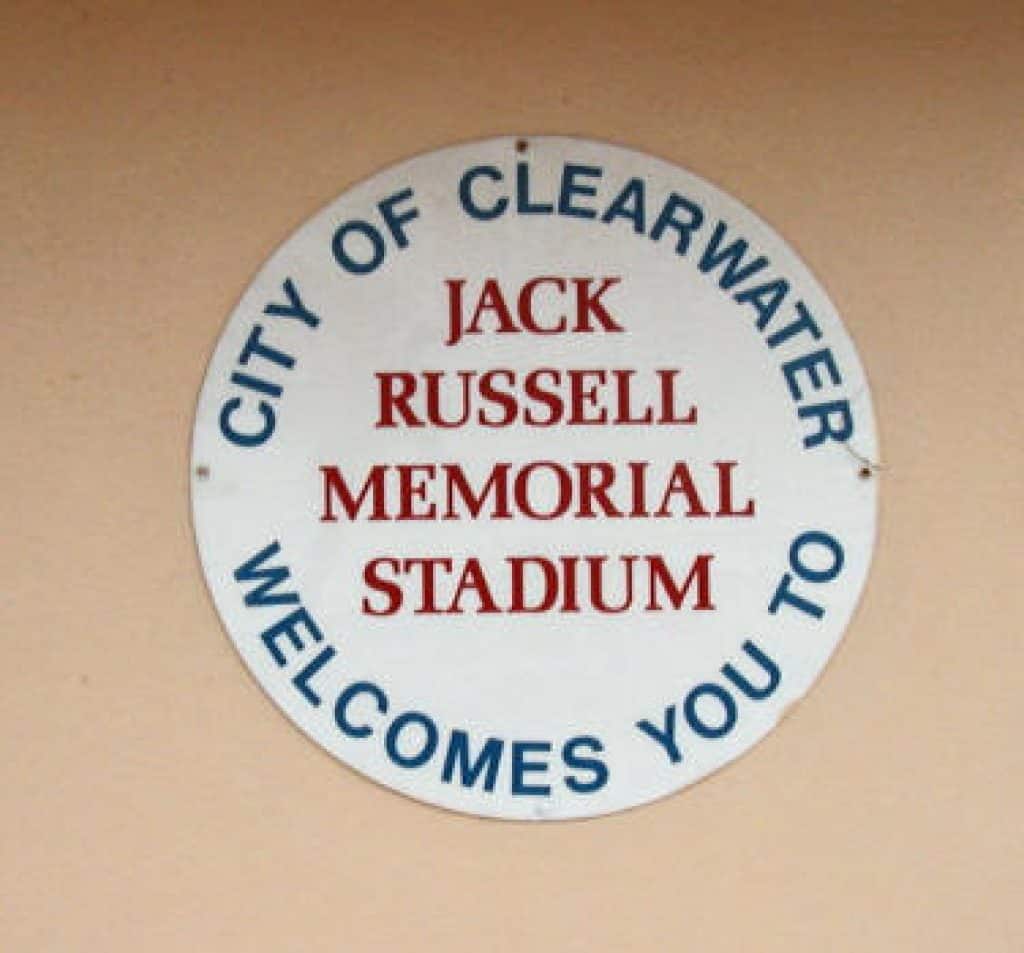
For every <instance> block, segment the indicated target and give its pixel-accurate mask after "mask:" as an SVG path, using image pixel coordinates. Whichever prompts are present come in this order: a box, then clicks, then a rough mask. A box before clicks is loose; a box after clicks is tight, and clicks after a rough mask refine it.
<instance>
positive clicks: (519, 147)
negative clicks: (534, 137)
mask: <svg viewBox="0 0 1024 953" xmlns="http://www.w3.org/2000/svg"><path fill="white" fill-rule="evenodd" d="M529 148H530V143H529V142H528V141H527V140H526V139H516V152H520V153H522V152H526V150H527V149H529Z"/></svg>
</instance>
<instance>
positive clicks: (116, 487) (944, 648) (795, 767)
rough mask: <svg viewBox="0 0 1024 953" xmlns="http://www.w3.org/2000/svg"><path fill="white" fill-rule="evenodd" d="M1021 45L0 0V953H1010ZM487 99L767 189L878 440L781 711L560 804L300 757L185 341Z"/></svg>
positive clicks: (999, 28) (725, 14)
mask: <svg viewBox="0 0 1024 953" xmlns="http://www.w3.org/2000/svg"><path fill="white" fill-rule="evenodd" d="M872 7H875V8H876V9H871V8H872ZM1022 40H1024V7H1022V6H1021V4H1020V3H1019V2H1008V3H999V2H985V0H981V2H978V0H975V2H969V0H964V2H958V3H948V2H939V3H927V2H915V0H908V2H903V3H892V4H868V3H863V2H843V3H828V2H826V0H817V2H807V3H803V4H797V3H777V2H771V3H757V2H753V0H748V2H744V3H737V2H733V0H729V2H719V3H707V2H704V3H695V4H686V3H669V2H664V3H653V2H652V3H643V2H637V3H632V4H628V5H627V4H624V3H623V4H615V3H608V2H592V3H569V4H559V3H556V2H553V0H547V2H543V3H539V2H526V3H520V4H517V5H514V6H513V5H511V4H509V5H503V6H502V7H501V8H500V12H499V8H498V7H497V6H494V5H491V4H488V3H485V2H482V0H481V2H477V3H462V4H457V3H437V2H423V3H419V4H411V3H410V4H404V5H403V4H394V3H387V2H378V3H359V4H356V3H351V2H333V3H317V4H303V3H299V2H291V3H274V2H263V3H260V2H253V3H248V4H242V3H224V4H217V3H188V2H175V3H149V4H146V3H122V4H113V3H112V4H95V3H86V2H82V3H75V4H72V3H67V4H64V3H61V4H58V3H49V4H46V3H39V2H31V3H12V2H10V0H8V2H6V3H5V4H4V7H3V29H2V44H3V73H4V79H3V86H4V146H3V150H2V153H0V163H2V181H3V185H4V189H5V191H6V195H5V196H4V199H3V205H4V208H3V224H4V246H5V247H4V254H3V272H4V273H3V287H2V304H3V307H4V317H3V320H2V325H0V327H2V338H0V341H2V345H3V355H4V364H5V367H4V370H3V374H2V387H3V480H4V482H3V488H4V494H3V501H2V507H3V538H4V547H3V551H2V556H0V560H2V564H3V565H2V567H0V569H2V579H3V597H2V602H0V605H2V609H3V614H2V630H0V632H2V634H0V639H2V647H3V662H4V670H3V675H2V676H0V679H2V681H0V685H2V691H0V712H2V717H3V723H4V726H5V727H4V730H3V736H2V746H3V747H2V755H3V783H2V785H0V851H2V863H0V949H3V950H5V951H8V950H10V951H22V950H26V951H49V950H102V951H121V950H147V951H157V950H161V951H162V950H185V949H189V950H204V951H205V950H217V951H236V950H237V951H242V950H245V951H253V950H260V951H263V950H266V951H281V950H289V951H290V950H295V951H303V953H306V951H318V950H374V951H378V950H390V949H401V950H417V951H430V950H441V949H456V950H470V949H472V950H494V951H516V953H522V951H532V950H541V951H548V950H550V951H559V953H563V951H572V950H641V951H654V950H667V949H685V950H695V951H696V950H699V951H702V953H711V951H730V953H735V951H738V950H758V951H773V950H786V951H808V953H821V951H824V950H828V951H864V950H870V951H881V950H886V951H889V950H892V951H907V950H927V951H929V953H933V951H946V950H949V951H954V950H956V951H961V950H984V951H986V953H997V951H1007V953H1009V951H1019V950H1022V949H1024V905H1022V902H1021V897H1022V894H1024V833H1022V832H1024V822H1022V820H1021V810H1022V802H1024V757H1022V750H1024V746H1022V744H1021V739H1020V729H1021V726H1022V723H1024V720H1022V715H1024V707H1022V704H1021V697H1020V693H1021V682H1022V678H1021V674H1022V672H1024V657H1022V651H1021V623H1022V615H1024V613H1022V598H1021V586H1020V582H1019V575H1020V570H1021V568H1022V563H1024V560H1022V553H1024V544H1022V543H1021V538H1022V536H1024V525H1022V520H1021V515H1020V514H1021V489H1022V478H1021V471H1022V469H1024V454H1022V451H1021V442H1022V431H1024V421H1022V418H1024V412H1022V400H1021V396H1020V386H1021V377H1022V372H1024V335H1022V321H1021V318H1022V315H1021V301H1022V297H1024V296H1022V291H1024V287H1022V284H1024V283H1022V280H1021V271H1022V267H1021V263H1020V255H1021V249H1022V248H1024V215H1022V183H1024V160H1022V141H1024V120H1022V117H1024V110H1022V89H1024V41H1022ZM506 132H527V133H543V132H550V133H570V134H583V135H588V136H592V137H595V138H602V139H611V140H614V141H618V142H622V143H625V144H627V145H630V146H633V147H635V148H638V149H641V150H645V151H649V152H652V153H654V154H656V155H660V156H664V157H666V158H668V159H670V160H672V161H675V162H676V163H678V164H680V165H683V166H686V167H688V168H690V169H692V170H693V171H695V172H697V173H699V174H701V175H703V176H705V177H707V178H710V179H711V180H712V181H714V182H716V183H717V184H719V185H721V186H722V187H724V188H725V189H726V190H727V191H729V192H731V193H732V194H734V195H736V196H737V197H739V198H740V199H742V200H743V201H745V202H746V203H747V204H749V205H751V206H752V207H753V208H755V209H756V210H757V211H759V212H760V213H761V214H762V215H764V216H765V217H766V218H767V219H768V221H770V222H771V223H772V224H773V225H774V226H775V227H776V228H778V229H779V231H780V232H781V233H782V234H783V235H784V236H785V237H787V238H788V239H789V240H790V241H791V242H792V243H793V244H794V245H795V246H796V247H797V248H798V249H799V250H800V252H801V253H802V254H803V255H804V257H805V258H806V260H807V261H808V263H809V264H810V265H811V267H812V268H813V269H814V270H815V272H816V273H817V274H818V275H819V276H820V278H821V279H822V281H823V283H824V284H825V286H826V287H827V289H828V290H829V292H830V294H831V295H832V297H833V298H834V300H835V301H836V302H837V303H838V305H839V307H840V309H841V311H842V313H843V314H844V316H845V319H846V323H847V326H848V328H849V330H850V332H851V334H852V335H853V337H854V339H855V341H856V342H857V345H858V347H859V349H860V352H861V356H862V358H863V361H864V364H865V366H866V368H867V370H868V373H869V375H870V376H871V379H872V382H873V387H874V394H875V401H876V405H877V410H878V415H879V424H880V428H881V432H882V439H883V446H884V456H885V463H886V465H887V469H886V471H885V473H884V474H883V477H882V479H883V491H882V525H881V536H880V542H879V547H878V551H877V554H876V561H875V566H874V570H873V574H872V578H871V580H870V582H869V585H868V588H867V591H866V594H865V598H864V601H863V603H862V606H861V609H860V610H859V612H858V614H857V617H856V618H855V621H854V624H853V626H852V627H851V629H850V631H849V632H848V634H847V638H846V640H845V642H844V643H843V646H842V647H841V649H840V650H839V652H838V654H837V655H836V657H835V659H834V661H833V663H832V664H831V666H830V667H829V668H828V670H827V671H826V673H825V675H824V677H823V678H822V679H821V681H820V682H819V683H818V684H817V686H816V687H815V688H814V690H813V691H812V692H811V694H810V695H809V696H808V698H807V699H806V700H805V701H804V703H803V704H802V705H801V706H799V708H798V709H797V710H796V712H795V713H794V714H793V715H792V717H790V718H789V719H787V720H786V721H785V722H784V723H783V725H782V726H781V727H780V728H779V730H777V731H776V732H775V733H773V734H772V735H771V736H770V738H769V739H768V740H767V741H765V742H764V743H762V744H761V745H760V746H758V747H757V748H756V749H755V750H754V751H753V752H752V753H751V754H749V755H747V756H746V757H745V758H743V759H742V760H741V761H739V762H738V763H736V764H735V765H733V766H731V767H729V768H727V769H726V770H724V771H722V772H720V773H718V774H717V775H715V776H714V777H712V778H711V779H709V780H708V781H706V782H704V783H703V784H701V785H698V786H697V787H696V788H694V789H693V790H690V791H687V792H684V793H682V794H679V795H676V796H674V797H671V798H668V799H666V800H664V801H661V802H659V803H657V804H655V805H653V806H650V807H646V808H642V809H639V810H635V811H631V812H627V813H625V814H622V815H618V816H613V817H610V818H606V819H601V820H598V821H591V822H585V823H569V824H553V825H541V826H523V825H516V824H502V823H495V822H486V821H480V820H474V819H471V818H467V817H461V816H455V815H451V814H447V813H444V812H441V811H438V810H434V809H431V808H428V807H425V806H422V805H420V804H418V803H415V802H412V801H409V800H406V799H404V798H402V797H400V796H398V795H396V794H392V793H390V792H388V791H385V790H383V789H380V788H378V787H376V786H375V785H373V784H371V783H370V782H368V781H366V780H363V779H362V778H360V777H358V776H356V775H355V774H354V773H353V772H351V771H349V770H348V769H346V768H344V767H342V766H341V765H339V764H337V763H336V762H334V761H333V760H332V759H331V758H329V757H328V756H327V755H326V754H324V753H323V752H322V751H320V750H318V749H317V748H316V747H315V746H313V745H312V744H311V743H310V742H308V741H307V740H305V739H304V738H303V737H302V736H301V735H300V734H299V733H298V732H297V731H296V730H295V729H294V728H293V727H292V726H291V725H290V724H289V723H288V721H287V720H286V719H285V718H284V717H283V716H282V715H281V714H280V713H279V712H278V711H277V710H276V709H275V708H274V707H273V706H272V705H271V704H270V703H269V702H268V701H267V699H266V698H265V697H264V696H263V694H262V692H261V691H260V690H259V688H258V687H257V686H256V684H255V683H254V682H253V680H252V679H251V678H250V677H249V676H248V675H247V674H246V673H245V672H244V670H243V668H242V665H241V663H240V662H239V660H238V658H237V656H236V654H235V652H234V650H233V649H232V647H231V644H230V642H229V641H228V639H227V637H226V636H225V635H224V634H223V632H222V631H221V628H220V624H219V622H218V620H217V618H216V615H215V613H214V611H213V609H212V607H211V604H210V601H209V599H208V597H207V594H206V591H205V588H204V584H203V582H202V579H201V576H200V572H199V569H198V565H197V560H196V557H195V553H194V548H193V544H192V536H191V529H190V526H189V518H188V504H187V487H188V470H187V467H188V464H187V447H188V434H189V428H190V424H191V415H192V410H193V405H194V400H195V396H196V393H197V390H198V388H199V384H200V381H201V379H202V375H203V370H204V365H205V362H206V360H207V357H208V355H209V353H210V350H211V347H212V345H213V343H214V341H215V340H216V338H217V335H218V333H219V331H220V328H221V326H222V323H223V321H224V320H225V318H226V316H227V314H228V312H229V310H230V308H231V307H232V306H233V304H234V302H235V301H236V299H237V297H238V295H239V294H240V292H241V290H242V289H243V288H244V287H245V285H246V284H247V283H248V281H249V279H250V278H251V276H252V275H253V273H254V271H255V269H256V268H257V267H258V265H259V264H260V263H261V261H262V260H263V259H264V257H265V256H266V255H267V254H268V253H269V251H270V250H271V249H272V248H273V247H274V246H275V245H276V244H277V243H278V242H279V241H280V240H281V239H283V238H284V236H285V235H286V234H287V233H288V232H289V231H290V230H291V229H292V228H293V227H295V226H296V225H297V224H298V223H299V222H301V221H302V220H303V219H304V218H305V217H306V216H307V215H308V214H310V213H311V212H312V211H313V210H315V209H316V208H318V207H319V206H320V205H322V204H323V203H324V202H326V201H327V200H329V199H331V198H332V197H334V196H335V195H336V194H338V193H339V192H340V191H342V190H343V189H344V188H345V187H346V186H348V185H349V184H351V183H352V182H354V181H356V180H358V179H360V178H362V177H365V176H367V175H369V174H370V173H372V172H373V171H375V170H376V169H378V168H379V167H381V166H382V165H384V164H386V163H389V162H392V161H394V160H396V159H399V158H403V157H407V156H409V155H412V154H414V153H417V152H421V151H424V150H427V149H431V148H434V147H437V146H441V145H443V144H446V143H450V142H452V141H456V140H462V139H467V138H475V137H481V136H486V135H491V134H497V133H506Z"/></svg>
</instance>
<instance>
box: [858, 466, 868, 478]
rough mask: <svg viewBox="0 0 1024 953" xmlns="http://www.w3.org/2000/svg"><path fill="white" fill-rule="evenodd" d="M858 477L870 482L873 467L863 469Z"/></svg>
mask: <svg viewBox="0 0 1024 953" xmlns="http://www.w3.org/2000/svg"><path fill="white" fill-rule="evenodd" d="M858 476H859V477H860V478H861V479H862V480H870V479H871V467H861V468H860V471H859V472H858Z"/></svg>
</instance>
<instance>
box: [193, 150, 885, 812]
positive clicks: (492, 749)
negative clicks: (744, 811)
mask: <svg viewBox="0 0 1024 953" xmlns="http://www.w3.org/2000/svg"><path fill="white" fill-rule="evenodd" d="M876 450H877V448H876V439H875V428H874V421H873V417H872V409H871V400H870V395H869V390H868V384H867V380H866V378H865V376H864V371H863V370H862V368H861V366H860V362H859V360H858V358H857V354H856V352H855V350H854V348H853V345H852V344H851V342H850V339H849V338H848V337H847V334H846V332H845V330H844V328H843V325H842V323H841V322H840V319H839V315H838V314H837V312H836V309H835V307H834V306H833V305H832V303H831V302H830V301H829V299H828V297H827V296H826V295H825V292H824V291H823V290H822V289H821V288H820V286H819V285H818V284H817V282H816V281H815V280H814V278H813V277H812V276H811V274H810V272H809V271H808V269H807V268H806V266H805V265H804V264H803V263H802V262H801V261H800V259H799V258H798V257H797V256H796V254H795V253H794V252H793V251H792V250H791V249H790V248H789V247H788V246H787V245H786V244H785V243H784V242H783V241H782V239H780V238H779V237H778V236H777V235H776V234H775V233H774V232H773V231H772V230H771V229H770V228H768V226H767V225H765V224H764V223H763V222H762V221H761V220H760V219H759V218H757V217H756V216H755V215H754V214H753V213H751V212H750V211H749V210H748V209H746V208H745V207H744V206H742V205H741V204H739V203H738V202H737V201H735V200H734V199H732V198H730V197H729V196H727V195H725V194H723V193H722V192H720V191H719V190H718V189H716V188H714V187H713V186H711V185H709V184H708V183H707V182H705V181H703V180H702V179H700V178H697V177H696V176H694V175H691V174H690V173H688V172H685V171H683V170H682V169H679V168H677V167H675V166H673V165H670V164H668V163H666V162H663V161H660V160H657V159H654V158H651V157H649V156H646V155H642V154H640V153H637V152H633V151H631V150H628V149H623V148H619V147H617V146H610V145H606V144H603V143H596V142H590V141H585V140H581V139H568V138H536V139H531V140H529V141H523V140H515V139H494V140H490V141H486V142H476V143H470V144H466V145H460V146H456V147H453V148H449V149H443V150H441V151H438V152H434V153H430V154H429V155H424V156H420V157H418V158H416V159H412V160H410V161H408V162H404V163H401V164H399V165H397V166H394V167H392V168H390V169H387V170H386V171H384V172H381V173H380V174H378V175H375V176H374V177H373V178H371V179H369V180H368V181H366V182H364V183H362V184H361V185H358V186H356V187H355V188H353V189H351V190H349V191H348V192H346V193H345V194H344V195H343V196H341V198H339V199H338V200H337V201H335V202H334V203H332V204H331V205H330V206H328V207H327V208H326V209H324V210H323V211H322V212H320V213H319V214H317V215H316V216H314V217H313V218H312V219H311V220H310V221H309V222H307V223H306V224H305V225H303V226H302V228H300V229H299V231H298V232H296V233H295V234H294V235H293V236H292V237H291V238H290V239H288V241H287V242H285V244H284V245H283V246H282V247H281V248H280V249H279V250H278V251H277V252H276V253H275V254H274V255H273V256H272V257H271V259H270V261H269V262H268V263H267V264H266V266H265V267H264V268H263V269H262V270H261V271H260V273H259V274H258V275H257V277H256V279H255V281H254V282H253V283H252V285H251V286H250V287H249V289H248V291H246V293H245V295H244V296H243V298H242V300H241V302H240V304H239V305H238V307H237V309H236V310H235V312H234V314H233V315H232V316H231V319H230V321H229V322H228V325H227V327H226V329H225V330H224V333H223V335H222V337H221V339H220V342H219V344H218V345H217V349H216V352H215V353H214V356H213V359H212V361H211V363H210V366H209V370H208V373H207V377H206V382H205V384H204V386H203V390H202V395H201V397H200V400H199V406H198V411H197V416H196V425H195V435H194V446H193V479H192V487H193V508H194V518H195V529H196V537H197V540H198V546H199V552H200V555H201V558H202V562H203V567H204V570H205V573H206V578H207V581H208V583H209V586H210V590H211V592H212V594H213V598H214V601H215V602H216V605H217V609H218V610H219V612H220V615H221V617H222V619H223V620H224V624H225V626H226V628H227V631H228V633H229V635H230V636H231V638H232V640H233V641H234V643H235V645H236V646H237V648H238V651H239V652H240V653H241V655H242V658H243V659H244V660H245V662H246V664H247V665H248V666H249V668H250V670H251V671H252V673H253V675H254V676H255V677H256V679H257V680H258V681H259V682H260V684H261V685H262V686H263V688H264V689H265V690H266V691H267V693H268V694H269V695H270V696H271V698H273V699H274V701H275V702H276V703H277V704H278V705H279V706H280V707H281V708H282V709H283V710H284V711H285V712H286V714H287V715H288V717H289V718H291V719H292V720H293V721H294V722H295V723H296V724H297V725H298V726H299V727H300V728H302V730H303V731H305V732H306V734H308V735H309V736H310V737H311V738H312V739H314V740H315V741H316V742H317V743H318V744H320V745H322V746H323V747H324V748H326V749H327V750H328V751H330V752H331V753H332V754H334V755H335V756H336V757H338V758H339V759H340V760H341V761H344V762H345V763H346V764H348V765H351V766H352V767H354V768H356V769H358V770H359V771H361V772H363V773H364V774H366V775H368V776H369V777H371V778H373V779H375V780H377V781H380V782H381V783H382V784H385V785H387V786H389V787H391V788H395V789H397V790H399V791H402V792H404V793H406V794H409V795H411V796H413V797H416V798H419V799H421V800H423V801H428V802H430V803H432V804H437V805H440V806H442V807H447V808H451V809H453V810H458V811H465V812H469V813H472V814H480V815H488V816H494V817H505V818H526V819H561V818H574V817H586V816H591V815H595V814H603V813H607V812H610V811H617V810H620V809H623V808H628V807H632V806H634V805H638V804H642V803H645V802H647V801H651V800H653V799H655V798H658V797H661V796H663V795H665V794H668V793H670V792H672V791H676V790H678V789H680V788H682V787H684V786H686V785H688V784H692V783H693V782H694V781H697V780H699V779H700V778H702V777H704V776H705V775H707V774H708V773H709V772H711V771H714V770H715V769H716V768H719V767H721V766H722V765H723V764H725V763H726V762H729V761H731V760H733V759H734V758H736V757H737V756H738V755H740V754H742V753H743V752H744V751H746V750H747V749H748V748H750V746H751V745H753V744H754V743H755V742H756V741H758V740H759V739H760V738H762V737H763V736H764V735H765V734H767V733H768V731H769V730H770V729H771V728H772V727H773V726H774V725H775V724H776V722H777V721H778V719H779V717H780V715H781V714H782V712H784V711H785V710H786V708H787V707H788V706H789V705H791V704H792V703H793V702H794V701H795V700H796V699H798V698H800V697H801V696H802V695H803V694H804V693H805V692H806V691H807V690H808V688H809V687H810V686H811V684H812V683H813V681H814V680H815V678H816V677H817V676H818V674H819V672H820V671H821V669H822V667H823V666H824V665H825V663H826V662H827V661H828V658H829V656H830V655H831V653H832V651H833V650H834V648H835V647H836V644H837V642H838V641H839V639H840V637H841V635H842V633H843V630H844V629H845V628H846V625H847V623H848V622H849V620H850V616H851V613H852V612H853V610H854V606H855V604H856V602H857V599H858V596H859V594H860V592H861V589H862V588H863V586H864V581H865V577H866V576H867V572H868V566H869V563H870V560H871V553H872V546H873V540H874V533H875V510H876V489H875V484H876V480H874V479H872V478H871V471H870V469H869V468H865V465H864V463H863V461H864V460H870V459H874V458H875V456H876ZM794 730H798V729H796V728H795V729H794Z"/></svg>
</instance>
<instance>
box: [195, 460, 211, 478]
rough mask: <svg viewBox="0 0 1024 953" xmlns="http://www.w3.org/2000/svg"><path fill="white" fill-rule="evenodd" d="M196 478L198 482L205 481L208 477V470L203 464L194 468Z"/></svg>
mask: <svg viewBox="0 0 1024 953" xmlns="http://www.w3.org/2000/svg"><path fill="white" fill-rule="evenodd" d="M196 476H197V477H198V478H199V479H200V480H207V479H209V477H210V468H209V467H208V466H207V465H206V464H205V463H201V464H199V466H197V467H196Z"/></svg>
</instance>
